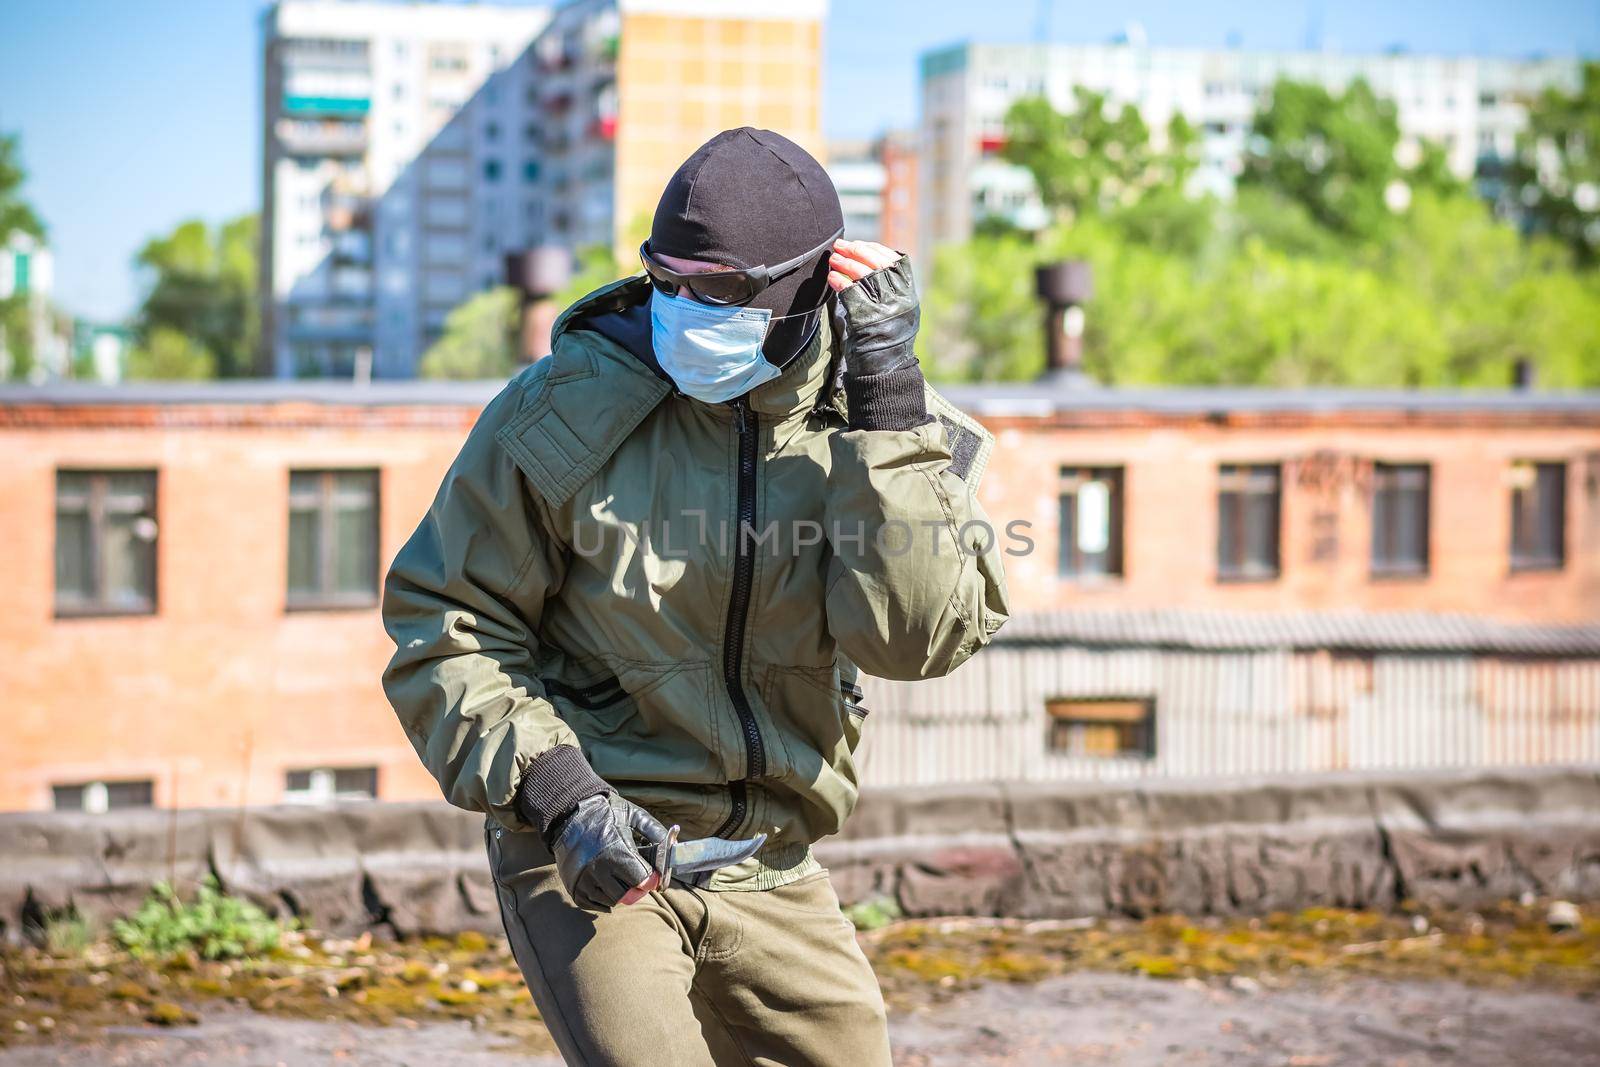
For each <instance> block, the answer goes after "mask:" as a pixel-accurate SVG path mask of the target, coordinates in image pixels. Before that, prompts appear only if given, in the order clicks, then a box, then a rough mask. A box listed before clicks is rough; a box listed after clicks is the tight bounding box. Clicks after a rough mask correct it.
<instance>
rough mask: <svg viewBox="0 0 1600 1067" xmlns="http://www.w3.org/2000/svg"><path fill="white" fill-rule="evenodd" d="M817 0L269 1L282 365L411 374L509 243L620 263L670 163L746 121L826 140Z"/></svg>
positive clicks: (269, 285) (268, 177) (273, 324)
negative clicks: (591, 252) (782, 0)
mask: <svg viewBox="0 0 1600 1067" xmlns="http://www.w3.org/2000/svg"><path fill="white" fill-rule="evenodd" d="M825 12H826V4H825V0H804V2H800V3H792V4H785V5H782V6H781V7H778V6H766V5H749V4H740V3H737V2H734V0H570V2H568V3H565V4H562V5H561V6H559V7H555V8H554V9H547V8H538V7H521V6H509V5H507V6H495V5H490V4H471V5H461V4H444V3H381V2H366V0H282V2H280V3H278V4H277V5H275V6H274V7H273V8H271V9H269V10H268V12H267V14H266V16H265V18H264V34H263V37H264V55H265V64H264V69H265V79H266V81H265V94H264V99H265V101H266V107H265V121H264V138H265V141H264V151H263V159H264V160H265V164H264V165H265V174H264V181H263V189H264V190H265V202H264V205H263V226H264V229H263V232H264V235H265V239H264V241H263V245H264V251H263V268H264V269H263V271H262V278H263V281H262V287H263V307H264V308H265V316H264V318H265V322H264V326H263V334H264V341H263V344H264V346H265V350H266V352H267V353H268V355H269V360H270V367H269V368H268V370H269V371H270V373H271V374H273V375H274V376H276V377H280V378H282V377H296V376H323V375H333V376H339V377H349V376H351V375H355V376H357V377H364V376H366V375H367V374H369V373H370V374H371V375H372V376H376V377H379V378H404V377H410V376H412V375H413V374H414V373H415V369H416V365H417V362H418V360H419V359H420V357H421V355H422V353H423V352H424V351H425V350H426V349H427V347H428V345H430V344H431V343H432V342H433V341H434V340H435V339H437V337H438V336H439V334H440V332H441V331H442V329H443V326H444V320H445V316H446V315H448V314H449V312H450V311H451V310H452V309H453V308H455V307H456V306H457V305H458V304H460V303H461V302H462V301H464V300H466V299H467V298H468V297H470V296H471V295H473V294H474V293H477V292H481V291H483V290H485V289H488V288H491V287H493V286H495V285H497V284H501V283H502V282H503V281H504V280H505V278H506V274H507V266H506V264H507V259H508V257H515V256H519V255H520V254H522V253H525V252H527V251H529V250H532V249H535V248H541V247H546V246H556V247H559V248H563V249H566V250H568V251H569V252H576V251H578V250H581V249H583V248H585V247H588V246H592V245H602V246H607V247H610V248H612V249H613V251H614V253H615V254H616V255H617V257H618V259H619V260H620V261H621V262H623V263H627V262H630V261H631V260H632V259H633V257H634V256H635V254H636V249H637V246H638V243H639V241H640V240H641V239H642V230H643V228H645V227H647V225H648V218H649V215H650V213H651V212H652V211H653V209H654V207H655V202H656V199H657V197H658V196H659V195H660V190H661V187H662V186H663V185H664V184H665V182H666V179H667V178H668V177H669V176H670V175H671V173H672V171H673V170H674V169H675V168H676V167H677V165H678V164H679V163H681V162H682V161H683V159H684V158H685V157H686V156H688V154H689V153H690V152H691V151H692V150H693V149H694V148H695V147H696V146H697V145H699V144H700V143H701V142H702V141H704V140H705V139H706V138H707V137H709V136H711V134H713V133H715V132H717V131H718V130H721V129H726V128H729V127H733V126H740V125H754V126H764V127H768V128H771V129H776V130H778V131H780V132H782V133H784V134H786V135H787V136H789V137H791V138H793V139H794V140H796V141H797V142H799V143H800V144H802V145H805V146H806V147H807V148H808V149H811V150H812V151H815V152H818V153H819V154H820V153H821V151H822V140H821V116H820V106H821V65H822V64H821V47H822V30H821V25H822V19H823V17H824V15H825Z"/></svg>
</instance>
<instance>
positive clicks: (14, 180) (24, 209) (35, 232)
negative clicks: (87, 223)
mask: <svg viewBox="0 0 1600 1067" xmlns="http://www.w3.org/2000/svg"><path fill="white" fill-rule="evenodd" d="M27 178H28V172H27V171H26V170H25V169H24V168H23V166H22V145H21V142H20V141H19V140H18V138H17V136H16V135H15V134H10V135H7V134H0V245H4V244H5V243H6V242H7V241H9V240H11V236H12V234H15V233H26V234H29V235H30V236H33V237H37V238H39V239H40V240H43V239H44V224H43V223H42V222H40V221H39V216H38V215H36V214H35V213H34V210H33V208H32V207H30V206H29V205H28V203H27V201H25V200H23V198H22V186H23V184H24V182H26V181H27Z"/></svg>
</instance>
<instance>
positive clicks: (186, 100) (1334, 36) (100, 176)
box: [0, 0, 1600, 318]
mask: <svg viewBox="0 0 1600 1067" xmlns="http://www.w3.org/2000/svg"><path fill="white" fill-rule="evenodd" d="M1041 6H1043V7H1046V8H1048V9H1049V12H1050V14H1049V18H1048V30H1049V33H1048V35H1049V37H1050V38H1051V39H1052V40H1061V41H1101V40H1105V39H1106V38H1108V37H1109V36H1111V35H1112V34H1114V33H1117V32H1118V31H1120V30H1121V29H1123V28H1124V26H1126V24H1127V23H1128V22H1130V21H1137V22H1139V23H1140V24H1141V25H1143V26H1144V28H1145V32H1146V34H1147V35H1148V37H1149V39H1150V41H1151V42H1152V43H1154V44H1163V45H1192V46H1221V45H1223V44H1225V43H1227V42H1228V41H1229V40H1230V39H1232V40H1236V41H1237V42H1238V43H1240V44H1241V45H1243V46H1244V47H1247V48H1294V47H1301V46H1303V45H1304V44H1305V42H1306V41H1307V39H1308V32H1309V31H1310V30H1311V29H1312V28H1313V27H1318V26H1319V27H1320V34H1321V39H1322V41H1323V43H1324V44H1325V45H1329V46H1333V47H1337V48H1339V49H1342V50H1345V51H1374V50H1379V49H1383V48H1387V47H1390V46H1394V45H1400V46H1403V47H1406V48H1408V49H1410V50H1412V51H1418V52H1447V53H1465V52H1477V53H1490V54H1496V55H1524V54H1529V53H1534V52H1544V53H1549V54H1557V55H1570V54H1573V53H1581V54H1585V55H1600V2H1596V0H1522V2H1521V3H1518V4H1516V5H1515V6H1514V7H1513V6H1511V5H1508V4H1505V3H1495V2H1491V0H1454V2H1440V0H1410V2H1406V3H1397V2H1395V0H1234V2H1228V3H1204V2H1199V0H1125V2H1124V3H1121V4H1116V5H1110V4H1104V3H1096V4H1086V3H1080V2H1069V0H1056V2H1054V3H1047V2H1043V0H985V2H983V3H981V4H956V3H930V2H929V0H832V7H831V11H830V16H829V22H828V35H827V49H828V51H827V64H828V67H827V71H826V74H825V84H826V94H827V95H826V101H825V112H824V115H825V118H824V121H825V123H826V126H827V131H828V133H829V135H830V136H835V137H856V136H867V135H870V134H872V133H873V132H875V131H876V130H878V129H880V128H883V127H885V126H898V125H905V124H908V123H910V122H911V121H912V119H913V118H914V117H915V110H916V105H915V99H916V97H915V89H916V58H917V55H918V54H919V53H920V52H921V51H922V50H924V49H926V48H929V47H933V46H937V45H941V44H948V43H950V42H953V41H958V40H962V39H968V38H971V39H976V40H985V41H1023V40H1031V39H1032V37H1033V35H1034V33H1035V30H1036V27H1037V26H1038V25H1039V24H1040V19H1039V12H1040V10H1041ZM263 7H264V4H263V2H262V0H0V130H4V131H7V132H20V133H21V134H22V139H23V153H24V157H25V161H26V163H27V166H28V168H29V170H30V172H31V179H30V182H29V185H28V189H27V193H28V195H29V197H30V198H31V200H32V201H33V203H34V206H35V207H36V208H37V209H38V210H39V212H40V213H41V214H42V215H43V216H44V219H45V222H46V223H47V224H48V226H49V227H50V232H51V243H52V244H53V245H54V247H55V251H56V261H57V266H56V273H57V291H58V297H59V299H60V302H61V303H62V304H63V305H64V306H65V307H66V308H67V309H68V310H71V311H74V312H77V313H79V314H86V315H91V316H97V317H102V318H110V317H115V316H119V315H121V314H124V313H126V312H128V311H130V310H131V309H132V308H133V307H134V306H135V305H136V303H137V300H138V292H137V287H136V281H135V278H134V276H133V273H132V270H131V267H130V263H131V260H132V257H133V254H134V253H135V252H136V251H137V250H138V248H139V246H140V244H142V243H143V241H144V240H145V239H146V238H147V237H149V236H151V235H153V234H156V233H159V232H161V231H163V230H165V229H167V228H169V227H171V226H172V225H173V224H174V223H176V222H178V221H180V220H182V219H185V218H189V217H194V216H200V217H204V218H208V219H220V218H224V217H227V216H229V215H233V214H237V213H240V212H244V211H249V210H253V209H254V208H256V207H257V206H258V199H259V196H260V176H259V167H260V163H259V159H260V132H259V130H258V129H257V115H258V114H259V97H260V70H259V63H258V59H257V55H256V46H257V39H258V30H257V24H258V19H259V15H260V12H261V10H262V9H263Z"/></svg>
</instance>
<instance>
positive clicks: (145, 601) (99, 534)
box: [56, 470, 156, 616]
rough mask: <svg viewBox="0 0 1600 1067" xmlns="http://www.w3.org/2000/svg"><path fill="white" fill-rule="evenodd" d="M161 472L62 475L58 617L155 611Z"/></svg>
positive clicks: (59, 487)
mask: <svg viewBox="0 0 1600 1067" xmlns="http://www.w3.org/2000/svg"><path fill="white" fill-rule="evenodd" d="M155 516H156V474H155V471H65V470H64V471H57V472H56V614H57V615H58V616H60V615H148V614H151V613H153V612H154V611H155V609H156V518H155Z"/></svg>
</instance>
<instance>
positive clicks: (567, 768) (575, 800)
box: [516, 745, 667, 911]
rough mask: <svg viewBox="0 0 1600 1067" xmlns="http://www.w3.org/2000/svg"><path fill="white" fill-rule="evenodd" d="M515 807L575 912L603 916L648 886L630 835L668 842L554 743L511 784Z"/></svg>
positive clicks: (568, 749)
mask: <svg viewBox="0 0 1600 1067" xmlns="http://www.w3.org/2000/svg"><path fill="white" fill-rule="evenodd" d="M516 807H517V812H518V813H519V814H520V815H521V816H522V818H523V819H524V820H525V821H526V822H527V823H528V824H529V825H531V826H533V827H535V828H537V829H538V831H539V836H540V837H541V838H543V840H544V843H545V844H546V845H548V846H549V847H550V851H551V852H552V853H553V854H554V855H555V858H556V871H557V872H558V873H559V874H560V875H561V882H562V884H563V885H565V886H566V887H567V893H568V894H569V895H570V896H571V897H572V899H573V900H574V901H575V902H577V904H578V906H579V907H584V908H590V909H592V910H595V911H610V910H611V908H612V907H613V906H614V905H616V904H618V903H628V904H632V903H633V902H634V901H635V900H637V899H639V897H641V896H643V895H644V894H645V893H646V892H648V891H649V890H651V889H654V888H655V886H654V884H653V883H651V884H646V881H647V879H653V878H654V877H655V872H654V871H652V870H651V868H650V866H649V864H647V863H645V861H644V857H642V856H641V855H640V854H639V850H638V847H637V846H636V845H635V844H634V838H633V832H634V831H635V830H637V831H639V832H640V833H641V834H643V835H644V836H645V837H646V839H648V840H649V841H651V842H657V843H659V842H661V841H665V840H666V838H667V829H666V827H664V826H662V825H661V824H660V823H659V822H657V821H656V820H655V819H654V818H653V817H652V816H651V815H650V813H649V812H647V811H645V810H644V809H643V808H641V807H639V806H637V805H635V804H630V803H629V802H628V801H626V800H624V799H622V798H621V797H620V796H618V795H617V792H616V790H614V789H612V788H611V786H610V785H608V784H607V783H606V781H605V779H604V778H601V777H600V776H599V775H597V774H595V773H594V771H593V770H592V769H591V768H590V766H589V762H588V761H587V760H585V759H584V758H583V753H582V752H580V751H579V750H578V749H577V748H574V747H573V746H572V745H556V746H555V747H554V748H552V749H550V750H549V751H547V752H543V753H541V754H540V755H538V756H536V757H535V758H534V760H533V762H532V763H530V764H529V765H528V767H527V769H526V770H524V771H523V772H522V780H521V781H520V782H519V783H518V785H517V798H516ZM635 890H637V892H633V891H635Z"/></svg>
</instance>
